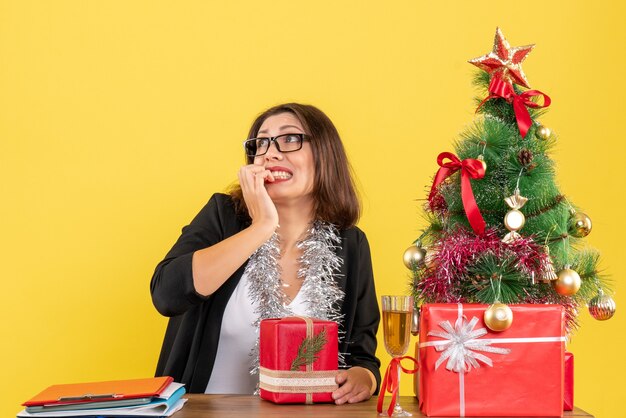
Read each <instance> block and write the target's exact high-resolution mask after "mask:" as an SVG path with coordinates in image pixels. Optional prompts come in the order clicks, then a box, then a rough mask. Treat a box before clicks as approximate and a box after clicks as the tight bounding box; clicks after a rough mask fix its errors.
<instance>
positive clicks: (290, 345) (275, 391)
mask: <svg viewBox="0 0 626 418" xmlns="http://www.w3.org/2000/svg"><path fill="white" fill-rule="evenodd" d="M320 338H323V339H325V341H324V344H323V345H321V349H320V350H319V351H318V352H317V354H316V355H315V357H316V359H315V361H313V362H312V363H310V364H308V365H305V364H301V365H300V366H297V365H298V363H302V362H297V363H295V364H294V362H295V361H296V359H297V358H298V357H299V348H300V347H301V345H302V344H303V342H304V341H305V340H306V339H308V341H309V342H311V341H314V339H317V342H320V341H321V340H320ZM300 357H301V356H300ZM259 364H260V370H259V388H260V395H261V398H262V399H265V400H268V401H271V402H274V403H306V404H310V403H324V402H334V400H333V398H332V392H333V391H335V390H336V389H337V384H336V383H335V377H336V375H337V373H338V370H337V368H338V342H337V323H336V322H333V321H325V320H320V319H313V318H307V317H287V318H281V319H265V320H263V321H261V335H260V341H259ZM296 366H297V367H296ZM293 368H295V369H296V370H292V369H293Z"/></svg>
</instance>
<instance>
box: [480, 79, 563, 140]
mask: <svg viewBox="0 0 626 418" xmlns="http://www.w3.org/2000/svg"><path fill="white" fill-rule="evenodd" d="M489 93H491V94H490V95H489V97H487V98H486V99H485V100H483V101H482V102H481V103H480V104H479V105H478V108H477V109H476V111H478V109H480V108H481V106H482V105H483V104H485V102H486V101H487V100H489V99H496V98H498V97H501V98H503V99H505V100H506V101H507V102H509V103H513V110H514V111H515V119H517V127H518V128H519V132H520V134H521V135H522V138H526V134H527V133H528V129H529V128H530V125H532V119H531V118H530V113H528V109H527V107H532V108H533V109H536V108H539V107H548V106H550V103H551V102H552V101H551V100H550V97H549V96H548V95H547V94H545V93H542V92H540V91H539V90H526V91H525V92H523V93H522V94H517V93H515V90H514V89H513V85H512V84H511V83H510V82H508V81H505V80H503V79H502V77H499V76H498V75H495V76H494V77H493V78H492V79H491V82H490V83H489ZM533 96H543V104H542V105H541V104H539V103H535V102H533V101H532V100H530V98H531V97H533Z"/></svg>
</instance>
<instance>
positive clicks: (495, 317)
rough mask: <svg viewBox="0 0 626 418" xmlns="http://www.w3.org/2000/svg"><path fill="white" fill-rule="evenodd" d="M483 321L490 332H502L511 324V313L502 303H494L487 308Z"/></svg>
mask: <svg viewBox="0 0 626 418" xmlns="http://www.w3.org/2000/svg"><path fill="white" fill-rule="evenodd" d="M483 319H484V321H485V325H486V326H487V328H489V329H490V330H492V331H496V332H500V331H504V330H506V329H508V328H509V327H510V326H511V324H512V323H513V311H512V310H511V308H509V307H508V306H507V305H505V304H504V303H500V302H496V303H494V304H492V305H491V306H489V307H488V308H487V310H486V311H485V314H484V315H483Z"/></svg>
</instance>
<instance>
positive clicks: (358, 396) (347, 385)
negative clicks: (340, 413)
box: [332, 366, 376, 405]
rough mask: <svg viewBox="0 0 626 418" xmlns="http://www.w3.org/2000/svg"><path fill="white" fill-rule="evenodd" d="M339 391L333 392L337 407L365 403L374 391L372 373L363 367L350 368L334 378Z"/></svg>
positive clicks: (374, 385)
mask: <svg viewBox="0 0 626 418" xmlns="http://www.w3.org/2000/svg"><path fill="white" fill-rule="evenodd" d="M335 382H337V384H338V385H339V389H337V390H336V391H334V392H333V395H332V396H333V399H334V400H335V403H336V404H337V405H341V404H344V403H356V402H361V401H366V400H368V399H369V398H371V397H372V394H373V393H374V391H375V390H376V380H375V378H374V375H373V374H372V372H370V371H369V370H367V369H366V368H364V367H358V366H355V367H351V368H349V369H348V370H344V371H341V372H339V373H338V374H337V376H336V377H335Z"/></svg>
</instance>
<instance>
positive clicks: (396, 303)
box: [380, 296, 413, 417]
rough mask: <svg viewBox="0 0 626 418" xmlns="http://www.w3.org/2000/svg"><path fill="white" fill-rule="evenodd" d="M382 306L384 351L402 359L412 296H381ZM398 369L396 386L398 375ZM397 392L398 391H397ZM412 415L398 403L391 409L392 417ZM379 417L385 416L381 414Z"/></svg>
mask: <svg viewBox="0 0 626 418" xmlns="http://www.w3.org/2000/svg"><path fill="white" fill-rule="evenodd" d="M381 302H382V306H383V332H384V335H385V349H386V350H387V352H388V353H389V355H391V356H392V357H394V358H397V357H402V356H403V355H404V354H406V351H407V350H408V348H409V340H410V338H411V334H410V331H411V318H412V315H413V297H412V296H381ZM401 373H402V369H401V368H398V386H399V385H400V374H401ZM398 390H399V389H398ZM411 415H412V414H411V413H409V412H407V411H405V410H404V409H402V407H401V406H400V403H399V402H396V406H395V407H394V409H393V414H392V415H391V416H392V417H410V416H411ZM380 416H387V414H386V413H384V412H383V413H381V414H380Z"/></svg>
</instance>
